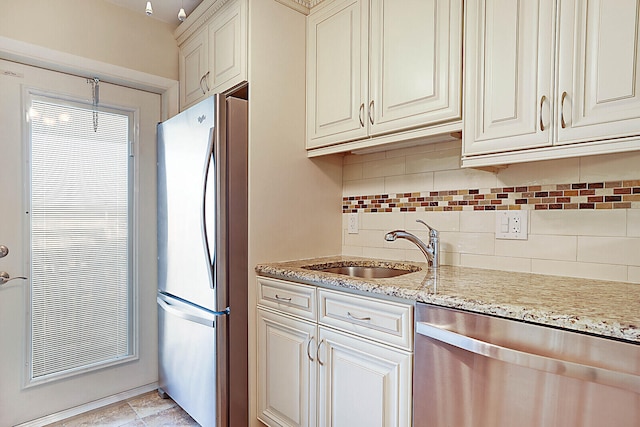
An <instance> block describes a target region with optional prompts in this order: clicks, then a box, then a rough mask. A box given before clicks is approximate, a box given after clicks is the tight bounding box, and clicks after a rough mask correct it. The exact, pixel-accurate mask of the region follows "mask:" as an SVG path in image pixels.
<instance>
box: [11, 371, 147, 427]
mask: <svg viewBox="0 0 640 427" xmlns="http://www.w3.org/2000/svg"><path fill="white" fill-rule="evenodd" d="M157 388H158V383H157V382H154V383H151V384H147V385H143V386H141V387H136V388H134V389H131V390H127V391H123V392H122V393H117V394H114V395H111V396H107V397H105V398H102V399H98V400H94V401H92V402H88V403H85V404H84V405H79V406H75V407H73V408H69V409H65V410H64V411H60V412H56V413H55V414H50V415H47V416H45V417H42V418H38V419H36V420H31V421H27V422H26V423H23V424H18V425H16V426H15V427H42V426H45V425H47V424H51V423H55V422H57V421H62V420H64V419H66V418H69V417H74V416H76V415H80V414H82V413H84V412H88V411H93V410H94V409H98V408H102V407H103V406H107V405H111V404H112V403H116V402H120V401H122V400H127V399H130V398H132V397H135V396H137V395H139V394H143V393H147V392H149V391H153V390H155V389H157Z"/></svg>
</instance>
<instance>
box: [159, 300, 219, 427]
mask: <svg viewBox="0 0 640 427" xmlns="http://www.w3.org/2000/svg"><path fill="white" fill-rule="evenodd" d="M195 310H196V309H195V308H191V310H189V311H190V312H187V311H183V310H181V307H180V305H179V304H178V305H174V304H168V303H167V302H165V301H163V300H162V299H161V298H158V327H159V337H160V339H159V342H158V347H159V359H160V363H159V366H160V368H159V372H158V375H159V386H160V388H161V389H162V390H163V391H164V392H166V393H167V394H168V395H169V396H171V398H172V399H173V400H174V401H176V403H178V405H180V406H181V407H182V408H183V409H184V410H185V411H186V412H187V413H189V415H191V416H192V417H193V418H194V419H195V420H196V421H197V422H198V423H199V424H200V425H202V426H203V427H209V426H215V425H216V418H217V416H216V412H217V403H218V402H217V396H216V360H215V357H218V352H217V351H216V350H217V349H216V339H215V327H216V326H217V325H216V323H217V319H215V316H214V315H212V314H211V313H209V312H206V311H204V310H202V313H201V314H202V315H201V316H198V314H197V313H194V311H195ZM198 318H200V319H201V321H198V320H197V319H198ZM206 323H209V325H206Z"/></svg>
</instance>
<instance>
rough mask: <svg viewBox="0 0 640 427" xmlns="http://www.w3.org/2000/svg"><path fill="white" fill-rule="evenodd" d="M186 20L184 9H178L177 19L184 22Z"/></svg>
mask: <svg viewBox="0 0 640 427" xmlns="http://www.w3.org/2000/svg"><path fill="white" fill-rule="evenodd" d="M186 18H187V13H186V12H185V11H184V7H181V8H180V12H178V19H179V20H181V21H184V20H185V19H186Z"/></svg>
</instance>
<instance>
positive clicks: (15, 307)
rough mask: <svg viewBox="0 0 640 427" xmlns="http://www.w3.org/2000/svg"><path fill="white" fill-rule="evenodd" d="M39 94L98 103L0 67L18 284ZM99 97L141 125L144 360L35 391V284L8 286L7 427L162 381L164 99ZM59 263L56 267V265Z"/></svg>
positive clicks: (1, 396) (138, 231)
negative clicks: (159, 242)
mask: <svg viewBox="0 0 640 427" xmlns="http://www.w3.org/2000/svg"><path fill="white" fill-rule="evenodd" d="M33 90H37V91H39V92H46V93H47V94H54V96H58V97H60V98H65V99H74V100H81V101H85V102H86V101H89V102H90V100H91V99H92V97H91V85H89V84H87V80H86V79H84V78H80V77H75V76H70V75H66V74H61V73H56V72H51V71H46V70H43V69H39V68H34V67H29V66H25V65H21V64H16V63H12V62H8V61H0V93H1V94H2V96H1V97H0V159H1V160H2V162H1V165H0V201H1V202H0V207H1V211H0V245H5V246H7V247H8V248H9V254H8V255H7V256H5V257H3V258H0V270H1V271H6V272H7V273H9V274H10V275H11V276H12V277H13V276H26V277H29V275H30V265H29V258H30V247H29V216H28V215H29V213H28V208H27V206H28V204H27V202H28V200H27V192H26V187H27V186H26V182H27V177H28V176H29V173H30V172H29V160H28V158H27V155H28V153H29V150H28V149H27V147H28V146H29V143H30V142H29V140H28V138H27V136H25V135H26V134H27V132H28V130H29V125H28V124H27V122H26V112H27V111H26V108H27V104H28V99H27V97H26V94H27V93H28V92H29V91H33ZM99 94H100V105H107V104H109V105H111V106H121V107H126V108H128V109H130V110H132V111H134V113H133V115H134V117H137V123H136V132H135V133H136V135H137V137H136V138H134V145H133V146H132V150H133V153H134V154H135V155H134V158H135V160H134V163H136V170H137V172H136V176H135V180H136V191H135V192H136V194H137V201H134V204H135V206H136V213H135V218H134V229H135V232H134V240H135V242H134V244H133V246H132V248H133V250H134V253H135V254H136V255H135V258H134V261H133V271H134V273H133V282H134V283H137V286H136V287H135V288H134V289H135V292H134V295H133V304H134V306H135V309H134V315H135V317H136V318H137V328H136V330H134V331H133V334H134V336H135V339H134V341H133V345H134V346H135V347H136V348H135V353H137V358H134V359H132V360H130V361H128V362H127V363H125V364H114V365H112V366H110V367H105V368H101V369H98V370H92V371H89V370H87V371H88V372H84V373H76V374H74V375H70V376H68V377H66V378H64V379H55V380H51V381H40V382H39V383H38V384H29V373H28V371H27V368H28V366H29V361H28V360H27V359H28V356H27V355H28V353H29V351H28V348H29V342H28V341H29V340H28V338H27V337H28V335H29V328H28V324H29V318H30V312H29V311H28V310H27V308H28V306H29V301H27V298H28V295H29V294H28V289H29V286H30V281H29V280H13V281H10V282H8V283H7V284H5V285H2V286H0V349H1V351H0V379H1V380H0V425H2V426H9V425H16V424H19V423H23V422H26V421H29V420H33V419H37V418H40V417H43V416H46V415H49V414H53V413H56V412H60V411H63V410H66V409H69V408H72V407H75V406H78V405H82V404H85V403H88V402H91V401H94V400H98V399H101V398H104V397H107V396H111V395H114V394H117V393H120V392H125V391H127V390H132V389H136V388H138V387H142V386H145V385H147V386H148V385H153V384H154V383H155V382H156V381H157V319H156V316H157V313H156V303H155V292H156V282H157V274H156V239H155V235H156V230H155V228H156V220H155V211H156V198H155V186H156V184H155V158H156V154H155V127H156V123H157V122H158V121H159V120H160V108H161V107H160V96H159V95H155V94H150V93H146V92H141V91H136V90H132V89H127V88H123V87H120V86H115V85H109V84H106V83H101V84H100V93H99ZM89 105H90V104H89ZM61 120H62V118H61ZM135 221H137V227H136V226H135ZM136 245H137V248H136ZM51 262H52V263H53V264H55V260H51ZM68 315H69V316H72V315H73V313H68Z"/></svg>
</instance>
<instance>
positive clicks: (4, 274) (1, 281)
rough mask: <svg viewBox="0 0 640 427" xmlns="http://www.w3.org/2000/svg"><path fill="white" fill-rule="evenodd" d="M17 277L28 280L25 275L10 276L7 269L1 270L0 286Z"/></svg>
mask: <svg viewBox="0 0 640 427" xmlns="http://www.w3.org/2000/svg"><path fill="white" fill-rule="evenodd" d="M16 279H22V280H27V278H26V277H24V276H16V277H11V276H9V273H7V272H6V271H0V286H2V285H4V284H5V283H7V282H10V281H12V280H16Z"/></svg>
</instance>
